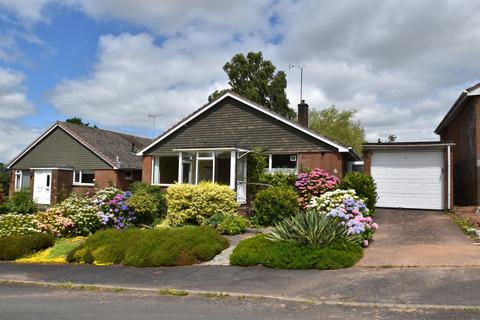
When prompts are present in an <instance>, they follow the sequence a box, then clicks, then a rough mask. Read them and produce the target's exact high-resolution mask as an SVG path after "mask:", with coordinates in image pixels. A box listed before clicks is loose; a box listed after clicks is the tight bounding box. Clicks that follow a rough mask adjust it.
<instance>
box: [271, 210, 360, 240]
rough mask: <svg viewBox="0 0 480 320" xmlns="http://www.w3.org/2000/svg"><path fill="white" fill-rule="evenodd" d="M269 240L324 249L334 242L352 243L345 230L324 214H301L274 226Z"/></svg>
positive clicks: (352, 238)
mask: <svg viewBox="0 0 480 320" xmlns="http://www.w3.org/2000/svg"><path fill="white" fill-rule="evenodd" d="M269 239H270V240H274V241H278V240H292V241H295V242H297V243H303V244H307V245H312V246H314V245H318V246H320V247H324V246H327V245H329V244H330V243H332V242H334V241H353V240H354V237H352V236H349V235H348V233H347V228H345V226H344V225H342V224H340V223H338V222H337V221H336V220H335V219H334V218H331V217H329V216H327V214H325V213H319V212H315V211H307V212H301V213H299V214H297V215H296V216H293V217H289V218H286V219H285V220H283V221H280V222H278V223H277V224H275V227H274V228H273V229H272V230H271V231H270V235H269Z"/></svg>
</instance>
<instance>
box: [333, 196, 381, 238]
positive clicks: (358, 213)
mask: <svg viewBox="0 0 480 320" xmlns="http://www.w3.org/2000/svg"><path fill="white" fill-rule="evenodd" d="M368 213H369V210H368V208H367V207H366V206H365V204H364V203H363V202H362V201H361V200H358V199H354V198H353V197H345V198H344V199H343V202H342V204H341V205H339V206H337V207H336V208H334V209H332V210H330V212H329V213H328V214H327V216H328V217H332V218H335V219H336V220H337V223H339V224H340V225H343V226H344V227H345V228H346V230H347V234H348V235H351V236H354V237H356V239H357V241H358V242H359V243H360V244H361V245H363V246H364V247H367V246H368V245H369V244H370V242H371V240H372V237H373V233H374V232H375V230H377V229H378V224H376V223H374V222H373V219H372V217H368V216H366V215H368Z"/></svg>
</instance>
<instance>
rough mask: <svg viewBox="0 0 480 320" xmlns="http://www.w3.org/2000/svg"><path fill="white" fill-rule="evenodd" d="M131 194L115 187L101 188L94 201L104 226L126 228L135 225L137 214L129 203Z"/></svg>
mask: <svg viewBox="0 0 480 320" xmlns="http://www.w3.org/2000/svg"><path fill="white" fill-rule="evenodd" d="M131 196H132V193H131V192H130V191H126V192H123V191H121V190H118V189H116V188H114V187H108V188H106V189H103V190H99V191H98V192H97V193H96V195H95V197H94V199H93V203H94V204H95V205H96V206H97V215H98V217H99V218H100V223H101V224H102V225H103V226H104V227H113V228H115V229H124V228H127V227H130V226H132V225H134V223H135V220H136V215H135V212H134V211H133V210H132V209H131V208H130V207H129V206H128V204H127V201H128V199H130V197H131Z"/></svg>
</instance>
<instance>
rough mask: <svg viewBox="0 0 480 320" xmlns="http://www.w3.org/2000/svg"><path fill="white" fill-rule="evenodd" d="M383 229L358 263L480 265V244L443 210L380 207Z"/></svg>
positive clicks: (366, 264) (375, 264)
mask: <svg viewBox="0 0 480 320" xmlns="http://www.w3.org/2000/svg"><path fill="white" fill-rule="evenodd" d="M376 221H377V222H378V224H379V226H380V229H379V230H378V232H377V233H376V234H375V236H374V240H376V242H374V243H373V244H372V245H371V246H370V247H369V248H368V249H367V250H365V256H364V258H363V259H362V260H361V261H360V262H359V263H358V264H357V266H372V267H373V266H376V267H378V266H463V267H471V266H480V245H475V244H474V242H473V241H472V240H471V239H470V238H469V237H467V236H466V235H465V234H464V233H463V231H462V230H461V229H460V228H459V227H458V226H457V225H456V224H455V223H454V222H453V220H452V219H451V218H450V217H449V216H448V215H447V214H445V213H443V212H439V211H424V210H401V209H378V210H377V218H376Z"/></svg>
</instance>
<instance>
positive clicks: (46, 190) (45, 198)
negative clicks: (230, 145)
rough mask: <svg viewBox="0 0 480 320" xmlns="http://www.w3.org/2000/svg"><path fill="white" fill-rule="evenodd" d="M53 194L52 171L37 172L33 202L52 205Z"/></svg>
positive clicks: (34, 181)
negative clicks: (51, 197)
mask: <svg viewBox="0 0 480 320" xmlns="http://www.w3.org/2000/svg"><path fill="white" fill-rule="evenodd" d="M51 192H52V171H51V170H35V177H34V180H33V201H35V202H36V203H38V204H50V196H51Z"/></svg>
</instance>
